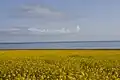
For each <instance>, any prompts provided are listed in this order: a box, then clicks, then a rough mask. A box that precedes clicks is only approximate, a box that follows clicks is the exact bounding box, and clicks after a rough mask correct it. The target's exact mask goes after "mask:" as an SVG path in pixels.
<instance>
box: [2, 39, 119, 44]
mask: <svg viewBox="0 0 120 80" xmlns="http://www.w3.org/2000/svg"><path fill="white" fill-rule="evenodd" d="M81 42H120V40H111V41H49V42H47V41H46V42H0V44H34V43H81Z"/></svg>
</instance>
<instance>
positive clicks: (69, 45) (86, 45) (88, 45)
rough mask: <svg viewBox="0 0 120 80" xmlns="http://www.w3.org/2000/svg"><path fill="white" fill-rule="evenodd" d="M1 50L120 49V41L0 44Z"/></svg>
mask: <svg viewBox="0 0 120 80" xmlns="http://www.w3.org/2000/svg"><path fill="white" fill-rule="evenodd" d="M0 49H120V41H78V42H30V43H0Z"/></svg>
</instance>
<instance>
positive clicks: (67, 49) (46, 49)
mask: <svg viewBox="0 0 120 80" xmlns="http://www.w3.org/2000/svg"><path fill="white" fill-rule="evenodd" d="M0 50H120V49H0Z"/></svg>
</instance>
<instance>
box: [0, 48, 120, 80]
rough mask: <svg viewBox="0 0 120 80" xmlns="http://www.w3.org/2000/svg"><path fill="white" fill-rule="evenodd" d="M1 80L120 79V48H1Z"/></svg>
mask: <svg viewBox="0 0 120 80" xmlns="http://www.w3.org/2000/svg"><path fill="white" fill-rule="evenodd" d="M0 80H120V50H0Z"/></svg>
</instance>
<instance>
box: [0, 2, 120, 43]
mask: <svg viewBox="0 0 120 80" xmlns="http://www.w3.org/2000/svg"><path fill="white" fill-rule="evenodd" d="M119 4H120V0H1V1H0V42H31V41H33V42H40V41H73V40H74V41H96V40H98V41H101V40H120V31H119V30H120V22H119V21H120V5H119ZM77 25H79V26H80V31H79V32H77V31H76V27H77ZM62 28H65V29H69V30H70V32H69V33H67V32H66V31H65V32H64V33H61V32H52V33H49V32H45V33H41V32H40V31H39V30H40V29H48V30H49V31H50V30H61V29H62ZM29 29H34V30H32V31H30V30H29ZM35 30H38V31H35Z"/></svg>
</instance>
